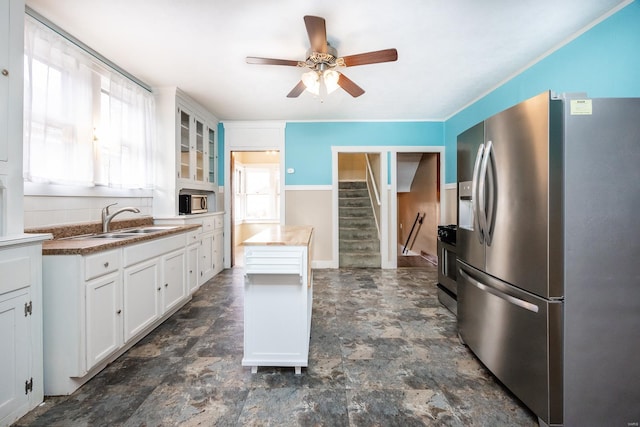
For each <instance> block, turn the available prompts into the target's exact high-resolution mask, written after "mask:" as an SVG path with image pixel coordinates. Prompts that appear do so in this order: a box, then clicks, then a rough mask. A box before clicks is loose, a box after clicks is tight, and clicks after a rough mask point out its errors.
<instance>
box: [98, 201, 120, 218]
mask: <svg viewBox="0 0 640 427" xmlns="http://www.w3.org/2000/svg"><path fill="white" fill-rule="evenodd" d="M117 204H118V202H115V203H111V204H110V205H107V206H105V207H104V208H102V212H104V213H105V214H106V215H109V208H110V207H111V206H115V205H117Z"/></svg>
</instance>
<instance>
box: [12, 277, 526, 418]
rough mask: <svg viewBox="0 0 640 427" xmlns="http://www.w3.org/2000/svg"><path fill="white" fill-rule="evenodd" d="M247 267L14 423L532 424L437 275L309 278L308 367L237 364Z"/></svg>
mask: <svg viewBox="0 0 640 427" xmlns="http://www.w3.org/2000/svg"><path fill="white" fill-rule="evenodd" d="M242 283H243V282H242V269H239V268H236V269H229V270H225V271H224V272H222V273H221V274H220V275H218V276H217V277H215V278H214V279H212V280H211V281H209V282H208V283H206V284H205V285H204V286H203V287H202V288H200V290H199V291H198V292H197V293H196V294H195V295H194V297H193V300H192V301H191V302H189V303H188V304H187V305H186V306H185V307H184V308H183V309H182V310H181V311H179V312H178V313H176V314H175V315H174V316H172V317H171V318H170V319H169V320H167V321H166V322H165V323H164V324H162V325H161V326H160V327H158V328H157V329H156V330H155V331H154V332H153V333H151V334H150V335H148V336H147V337H146V338H145V339H143V340H142V341H141V342H140V343H138V344H137V345H136V346H135V347H133V348H132V349H131V350H129V351H128V352H127V353H125V354H124V355H123V356H122V357H120V358H119V359H117V360H116V361H115V362H113V363H112V364H111V365H109V366H108V367H107V368H106V369H104V370H103V371H102V372H100V373H99V374H98V375H97V376H96V377H94V378H93V379H92V380H91V381H89V382H88V383H87V384H85V385H84V386H83V387H81V388H80V389H79V390H77V391H76V392H75V393H74V394H73V395H71V396H60V397H50V398H47V399H46V400H45V403H44V404H43V405H41V406H40V407H38V408H37V409H36V410H34V411H32V412H31V413H29V414H27V415H26V416H25V417H23V418H22V419H20V420H19V421H18V422H17V424H16V425H20V426H29V425H34V426H65V427H66V426H92V427H93V426H172V425H181V426H183V425H184V426H195V425H204V426H214V425H216V426H423V425H427V426H430V425H434V426H440V425H447V426H507V425H508V426H535V425H537V422H536V419H535V417H534V416H533V415H532V414H531V413H530V412H529V411H528V410H527V409H526V408H524V407H523V406H522V404H521V403H520V402H519V401H517V400H516V399H515V398H514V397H513V396H512V395H511V394H510V393H509V392H508V391H506V390H505V389H504V388H503V387H502V386H501V385H499V384H498V383H497V382H496V381H495V379H494V378H493V377H492V376H491V374H489V373H488V371H487V370H486V369H484V368H483V367H482V365H481V364H480V363H479V362H478V361H477V360H476V359H475V358H474V356H473V355H472V354H471V353H470V352H469V350H468V349H467V348H466V347H464V346H463V345H461V344H460V343H459V342H458V339H457V333H456V322H455V317H454V316H453V315H452V314H451V313H450V312H449V311H447V310H446V309H445V308H443V307H442V306H440V304H439V303H438V301H437V297H436V269H435V267H426V268H401V269H397V270H379V269H375V270H374V269H336V270H315V271H314V291H315V294H314V307H313V321H312V329H311V344H310V357H309V368H303V370H302V375H295V374H294V370H293V368H260V369H259V370H258V373H257V374H254V375H252V374H251V373H250V368H248V367H247V368H243V367H242V366H241V365H240V361H241V358H242V336H243V330H242V302H243V300H242Z"/></svg>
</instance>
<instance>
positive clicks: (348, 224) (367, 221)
mask: <svg viewBox="0 0 640 427" xmlns="http://www.w3.org/2000/svg"><path fill="white" fill-rule="evenodd" d="M339 224H340V226H339V228H340V229H342V228H365V227H371V228H374V229H375V228H376V222H375V221H374V220H373V216H370V217H340V218H339Z"/></svg>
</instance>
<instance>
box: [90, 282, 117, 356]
mask: <svg viewBox="0 0 640 427" xmlns="http://www.w3.org/2000/svg"><path fill="white" fill-rule="evenodd" d="M121 289H122V287H121V286H120V275H119V274H118V273H112V274H109V275H107V276H105V277H101V278H99V279H94V280H92V281H90V282H87V284H86V304H87V311H86V315H87V366H88V367H91V366H95V365H96V364H98V363H99V362H101V361H103V360H104V359H106V358H107V357H108V356H109V355H110V354H111V353H113V352H114V351H116V350H117V349H118V348H120V346H122V343H123V338H122V301H121V299H122V298H121V296H122V295H121Z"/></svg>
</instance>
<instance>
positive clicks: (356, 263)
mask: <svg viewBox="0 0 640 427" xmlns="http://www.w3.org/2000/svg"><path fill="white" fill-rule="evenodd" d="M338 197H339V214H338V217H339V221H338V222H339V233H340V239H339V242H340V245H339V248H340V267H355V268H366V267H373V268H380V239H378V230H377V228H376V223H375V219H374V216H373V209H372V208H371V200H370V199H369V191H368V190H367V183H366V182H364V181H341V182H339V183H338Z"/></svg>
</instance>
